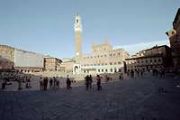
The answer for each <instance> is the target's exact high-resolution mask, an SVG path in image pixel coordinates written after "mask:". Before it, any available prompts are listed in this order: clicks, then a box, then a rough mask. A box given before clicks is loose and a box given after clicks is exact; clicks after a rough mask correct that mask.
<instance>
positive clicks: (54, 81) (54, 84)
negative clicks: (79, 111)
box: [39, 77, 60, 90]
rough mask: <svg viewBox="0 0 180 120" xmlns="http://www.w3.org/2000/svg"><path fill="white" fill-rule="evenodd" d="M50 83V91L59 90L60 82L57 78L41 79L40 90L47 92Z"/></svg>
mask: <svg viewBox="0 0 180 120" xmlns="http://www.w3.org/2000/svg"><path fill="white" fill-rule="evenodd" d="M48 83H49V88H50V89H58V88H59V86H60V82H59V80H57V78H56V77H52V78H48V77H44V78H42V77H41V78H40V81H39V85H40V90H47V89H48Z"/></svg>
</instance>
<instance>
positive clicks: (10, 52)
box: [0, 45, 14, 71]
mask: <svg viewBox="0 0 180 120" xmlns="http://www.w3.org/2000/svg"><path fill="white" fill-rule="evenodd" d="M11 69H14V48H13V47H10V46H7V45H0V71H1V70H11Z"/></svg>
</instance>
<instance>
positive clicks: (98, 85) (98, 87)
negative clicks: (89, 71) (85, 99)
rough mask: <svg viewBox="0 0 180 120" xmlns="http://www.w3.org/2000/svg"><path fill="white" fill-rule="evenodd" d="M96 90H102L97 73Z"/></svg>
mask: <svg viewBox="0 0 180 120" xmlns="http://www.w3.org/2000/svg"><path fill="white" fill-rule="evenodd" d="M96 79H97V90H98V91H99V90H102V86H101V77H100V76H99V75H97V78H96Z"/></svg>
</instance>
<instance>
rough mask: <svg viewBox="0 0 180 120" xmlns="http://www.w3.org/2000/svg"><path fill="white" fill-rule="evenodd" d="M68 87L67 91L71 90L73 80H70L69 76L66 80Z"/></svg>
mask: <svg viewBox="0 0 180 120" xmlns="http://www.w3.org/2000/svg"><path fill="white" fill-rule="evenodd" d="M66 85H67V89H71V80H70V79H69V75H68V76H67V79H66Z"/></svg>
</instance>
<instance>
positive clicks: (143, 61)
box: [125, 45, 172, 71]
mask: <svg viewBox="0 0 180 120" xmlns="http://www.w3.org/2000/svg"><path fill="white" fill-rule="evenodd" d="M125 63H126V66H127V71H131V70H133V71H135V70H143V71H149V70H153V69H157V70H161V69H165V68H166V69H169V68H170V67H171V66H172V59H171V49H170V48H169V47H168V46H167V45H162V46H154V47H152V48H150V49H146V50H142V51H140V52H138V53H136V54H135V55H132V56H131V57H130V58H127V59H126V62H125Z"/></svg>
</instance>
